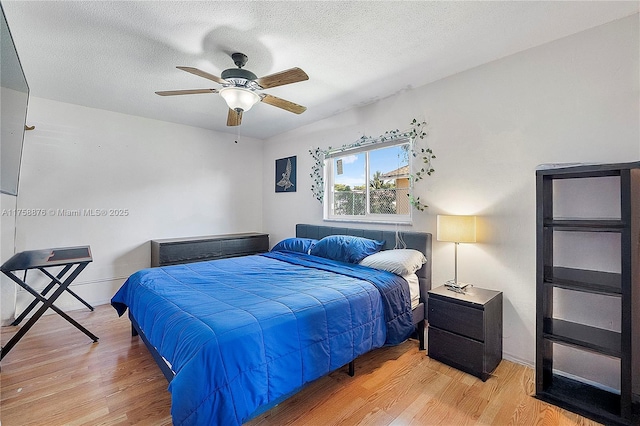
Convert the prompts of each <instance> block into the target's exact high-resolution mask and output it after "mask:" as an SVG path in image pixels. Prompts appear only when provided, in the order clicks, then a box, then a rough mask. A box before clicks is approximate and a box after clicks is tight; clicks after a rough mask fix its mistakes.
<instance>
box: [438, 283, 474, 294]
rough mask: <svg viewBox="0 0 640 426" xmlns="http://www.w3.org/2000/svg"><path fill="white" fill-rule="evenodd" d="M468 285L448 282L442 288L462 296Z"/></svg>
mask: <svg viewBox="0 0 640 426" xmlns="http://www.w3.org/2000/svg"><path fill="white" fill-rule="evenodd" d="M469 285H470V284H468V283H461V282H459V281H455V280H449V281H447V282H446V283H444V286H445V287H446V288H447V290H451V291H455V292H456V293H463V294H464V289H465V288H467V287H468V286H469Z"/></svg>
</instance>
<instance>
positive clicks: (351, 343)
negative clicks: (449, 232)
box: [112, 224, 431, 425]
mask: <svg viewBox="0 0 640 426" xmlns="http://www.w3.org/2000/svg"><path fill="white" fill-rule="evenodd" d="M289 240H290V241H289ZM291 241H294V242H295V244H296V246H295V248H292V247H293V246H292V245H284V246H282V245H281V243H284V242H285V241H283V242H281V243H279V244H277V245H276V247H274V249H277V248H278V247H284V249H283V250H272V251H271V252H269V253H264V254H259V255H253V256H244V257H238V258H230V259H220V260H214V261H207V262H197V263H190V264H184V265H174V266H168V267H163V268H151V269H145V270H142V271H138V272H136V273H135V274H133V275H132V276H131V277H129V279H128V280H127V281H126V282H125V283H124V284H123V286H122V287H121V288H120V290H118V292H117V293H116V295H114V297H113V299H112V305H113V306H114V308H116V310H117V311H118V314H119V315H123V314H124V312H125V311H126V310H127V309H128V311H129V319H130V320H131V323H132V330H133V334H134V335H139V336H140V338H142V340H143V341H144V343H145V344H146V346H147V347H148V349H149V351H150V352H151V354H152V355H153V357H154V359H155V360H156V362H157V364H158V366H159V367H160V368H161V370H162V371H163V373H164V375H165V377H166V378H167V380H168V381H169V391H170V392H171V400H172V406H171V415H172V419H173V422H174V424H176V425H200V424H207V425H213V424H224V425H233V424H242V423H243V422H246V421H247V420H249V419H250V418H252V417H254V416H256V415H258V414H260V413H262V412H264V411H265V410H267V409H269V408H271V407H273V406H274V405H275V404H277V403H279V402H280V401H282V400H284V399H286V398H287V397H289V396H291V395H292V394H294V393H295V392H297V391H298V390H299V389H301V388H302V387H303V386H304V385H305V384H307V383H309V382H311V381H313V380H316V379H317V378H319V377H322V376H324V375H326V374H328V373H329V372H331V371H334V370H336V369H338V368H342V367H344V366H348V367H349V373H350V374H351V375H353V372H354V364H353V362H354V360H355V359H356V358H357V357H358V356H359V355H362V354H364V353H366V352H368V351H371V350H373V349H376V348H379V347H382V346H384V345H394V344H398V343H400V342H402V341H404V340H406V339H407V338H408V337H409V336H410V335H412V333H413V334H414V335H415V334H417V337H418V339H419V345H420V348H421V349H424V325H425V313H426V300H427V291H428V290H429V289H430V286H431V234H428V233H421V232H400V233H396V232H395V231H381V230H363V229H356V228H346V227H328V226H318V225H307V224H298V225H296V236H295V237H292V238H291V239H287V240H286V242H287V244H290V243H291ZM308 241H313V242H312V243H310V245H309V246H308V247H307V246H306V245H305V246H304V248H303V249H300V250H298V247H299V244H300V243H301V242H305V244H306V242H308ZM345 241H346V244H345ZM336 242H338V243H339V244H340V246H339V249H340V250H343V249H344V248H345V247H347V249H348V250H352V248H353V247H360V246H358V245H357V244H361V243H363V242H364V243H363V244H365V245H364V246H363V247H364V249H362V250H360V249H359V250H358V251H357V255H358V256H360V257H357V258H353V259H352V258H351V257H349V261H348V262H345V261H343V260H344V259H343V257H337V258H336V257H335V255H334V254H335V247H337V246H336ZM370 242H374V243H375V244H374V245H375V246H376V248H375V250H374V251H373V252H371V251H367V250H373V249H372V247H373V246H372V245H371V243H370ZM356 243H357V244H356ZM394 248H404V249H406V250H392V249H394ZM377 250H380V251H379V252H378V251H377ZM415 251H419V252H420V253H422V254H421V255H420V256H424V257H423V259H422V261H423V262H424V261H425V260H426V262H425V263H424V264H422V263H416V262H413V261H412V265H414V266H413V269H412V270H415V269H417V270H416V271H415V275H416V277H417V280H416V283H415V284H414V285H411V284H409V283H408V281H407V279H405V278H403V277H401V276H400V275H403V276H405V273H404V272H403V273H402V274H400V272H399V271H395V272H396V273H392V272H390V271H389V270H381V269H375V268H372V267H370V266H371V265H373V266H375V267H376V268H377V267H378V266H379V263H378V261H379V259H381V258H385V257H386V258H388V257H389V255H394V256H395V255H396V254H400V253H409V254H410V255H411V257H412V259H414V258H415V256H416V253H414V252H415ZM309 252H311V254H309ZM345 253H347V252H343V251H341V252H340V256H344V255H345ZM352 253H353V252H351V251H350V252H348V255H349V256H351V255H352ZM336 259H340V260H336ZM367 262H369V266H363V265H365V264H367ZM385 262H386V260H385ZM385 265H386V263H385ZM383 268H384V267H383ZM393 268H395V266H394V267H393ZM403 268H404V266H403ZM387 269H388V268H387ZM405 272H407V271H405ZM407 277H408V275H407ZM410 287H411V288H415V289H417V290H414V291H411V288H410ZM416 291H417V293H416ZM412 294H413V295H414V297H413V298H412ZM416 294H417V296H416ZM412 299H413V300H412Z"/></svg>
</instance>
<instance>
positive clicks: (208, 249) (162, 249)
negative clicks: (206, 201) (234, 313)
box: [151, 232, 269, 267]
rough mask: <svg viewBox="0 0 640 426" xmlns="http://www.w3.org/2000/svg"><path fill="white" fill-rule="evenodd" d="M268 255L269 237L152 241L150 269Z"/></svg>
mask: <svg viewBox="0 0 640 426" xmlns="http://www.w3.org/2000/svg"><path fill="white" fill-rule="evenodd" d="M266 251H269V234H260V233H255V232H246V233H241V234H224V235H208V236H203V237H187V238H167V239H163V240H152V241H151V266H152V267H156V266H168V265H177V264H179V263H190V262H201V261H204V260H214V259H223V258H227V257H235V256H248V255H251V254H257V253H264V252H266Z"/></svg>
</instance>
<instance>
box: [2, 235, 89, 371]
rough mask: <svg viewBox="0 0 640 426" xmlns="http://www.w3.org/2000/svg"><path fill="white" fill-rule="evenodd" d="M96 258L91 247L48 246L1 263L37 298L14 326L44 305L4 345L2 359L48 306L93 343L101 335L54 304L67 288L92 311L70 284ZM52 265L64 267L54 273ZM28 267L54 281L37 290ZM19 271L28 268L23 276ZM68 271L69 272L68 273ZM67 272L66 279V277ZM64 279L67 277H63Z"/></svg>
mask: <svg viewBox="0 0 640 426" xmlns="http://www.w3.org/2000/svg"><path fill="white" fill-rule="evenodd" d="M92 261H93V258H92V257H91V248H90V247H89V246H80V247H62V248H53V249H45V250H30V251H23V252H21V253H17V254H15V255H13V256H12V257H11V258H10V259H9V260H7V261H6V262H5V263H4V264H3V265H2V266H0V271H2V272H3V273H4V274H5V275H6V276H8V277H9V278H11V279H12V280H13V281H14V282H15V283H16V284H18V285H19V286H20V287H22V288H24V289H25V290H27V291H28V292H29V293H30V294H31V295H32V296H33V297H35V300H34V301H33V302H32V303H31V304H30V305H29V306H28V307H27V308H26V309H25V310H24V312H22V314H20V315H19V316H18V318H16V320H15V321H14V322H13V323H12V324H11V325H18V324H19V323H20V322H21V321H22V320H23V319H24V318H25V317H26V316H27V315H28V314H29V313H30V312H31V311H32V310H33V309H34V308H35V307H36V306H37V305H38V303H42V306H41V307H40V308H39V309H38V310H37V311H36V312H35V313H34V314H33V316H32V317H31V318H29V320H28V321H27V322H26V324H25V325H24V326H23V327H22V328H20V330H18V332H17V333H16V334H15V335H14V336H13V337H12V338H11V339H10V340H9V341H8V342H7V344H6V345H5V346H3V347H2V353H1V354H0V359H2V358H4V357H5V355H6V354H8V353H9V351H10V350H11V349H12V348H13V347H14V346H15V345H16V343H18V341H20V339H21V338H22V336H24V335H25V334H26V332H27V331H29V329H30V328H31V327H33V325H34V324H35V323H36V321H38V320H39V319H40V317H41V316H42V315H43V314H44V313H45V311H46V310H47V309H49V308H51V309H53V310H54V311H55V312H56V313H57V314H59V315H60V316H61V317H63V318H64V319H66V320H67V321H69V322H70V323H71V324H73V325H74V326H75V327H76V328H77V329H78V330H80V331H82V332H83V333H84V334H86V335H87V336H89V338H91V340H93V341H94V342H97V341H98V337H96V336H95V335H94V334H92V333H91V332H90V331H89V330H87V329H86V328H84V327H83V326H82V325H80V323H78V322H77V321H76V320H74V319H73V318H71V317H70V316H69V315H67V314H66V313H65V312H63V311H62V310H61V309H60V308H58V307H57V306H56V305H54V304H53V302H55V301H56V299H58V297H60V295H62V293H64V292H65V291H66V292H68V293H69V294H71V295H72V296H74V297H75V298H76V299H78V300H79V301H80V302H82V303H83V304H84V305H85V306H87V307H88V308H89V309H91V310H93V307H92V306H91V305H89V304H88V303H87V302H86V301H84V300H83V299H82V298H81V297H80V296H78V295H77V294H76V293H74V292H73V291H72V290H71V289H69V285H70V284H71V282H73V280H75V279H76V277H77V276H78V275H79V274H80V272H82V270H83V269H84V268H85V267H86V266H87V265H88V264H89V263H90V262H92ZM53 267H62V269H61V270H60V271H59V272H58V273H57V274H56V275H53V274H52V273H51V272H49V271H48V270H47V269H48V268H53ZM29 269H37V270H39V271H40V272H42V273H43V274H44V275H46V276H47V277H48V278H49V279H51V282H50V283H49V284H48V285H47V286H46V287H45V288H44V289H43V290H42V292H41V293H38V292H37V291H36V290H34V289H33V288H31V286H29V285H28V284H27V283H26V276H27V271H28V270H29ZM16 271H25V272H24V278H23V279H20V278H18V276H17V275H16V274H15V273H14V272H16ZM67 273H69V274H68V275H67ZM65 275H66V278H64V277H65ZM63 278H64V280H63ZM56 285H57V286H58V288H57V289H56V290H55V291H54V292H53V293H52V294H51V295H50V296H49V297H48V298H47V297H46V296H47V294H48V293H49V291H51V290H52V289H53V288H54V287H55V286H56Z"/></svg>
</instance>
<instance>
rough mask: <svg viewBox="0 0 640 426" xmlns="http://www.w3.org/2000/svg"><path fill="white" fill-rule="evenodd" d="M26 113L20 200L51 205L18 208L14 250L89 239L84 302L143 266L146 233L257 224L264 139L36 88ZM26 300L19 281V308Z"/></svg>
mask: <svg viewBox="0 0 640 426" xmlns="http://www.w3.org/2000/svg"><path fill="white" fill-rule="evenodd" d="M28 123H29V124H30V125H35V126H36V129H35V130H33V131H31V132H28V133H27V135H26V137H25V143H24V151H23V159H22V171H21V175H20V189H19V196H18V200H17V204H18V205H17V207H18V208H19V209H43V210H45V211H46V212H47V214H46V216H36V217H28V216H18V217H17V221H16V226H17V233H16V250H17V251H18V252H19V251H23V250H30V249H42V248H51V247H65V246H75V245H87V244H88V245H90V246H91V250H92V254H93V263H91V264H89V266H88V267H87V269H86V270H85V271H84V272H82V274H80V276H79V277H78V279H77V280H76V281H75V282H74V284H73V288H74V291H75V292H77V293H78V294H80V295H81V296H82V297H83V298H85V299H86V300H87V301H88V302H89V303H92V304H103V303H108V302H109V300H110V299H111V297H112V296H113V294H114V293H115V292H116V290H117V289H118V288H119V286H120V285H121V284H122V282H123V281H124V280H125V279H126V277H127V276H128V275H130V274H131V273H133V272H135V271H136V270H138V269H141V268H145V267H149V265H150V244H149V240H151V239H157V238H168V237H181V236H195V235H208V234H218V233H231V232H250V231H261V230H262V229H261V227H262V212H261V210H260V209H255V208H251V207H250V206H249V205H248V202H249V200H250V201H251V203H255V204H257V205H260V203H261V201H262V188H261V187H260V185H257V184H256V182H258V181H259V179H260V176H261V175H262V147H263V143H262V142H261V141H257V140H252V139H248V138H243V139H242V140H240V141H239V143H237V144H236V143H234V139H236V137H234V136H233V135H226V134H222V133H217V132H213V131H210V130H204V129H198V128H193V127H188V126H182V125H177V124H173V123H167V122H162V121H156V120H151V119H146V118H141V117H134V116H130V115H125V114H119V113H114V112H109V111H104V110H97V109H92V108H86V107H82V106H78V105H71V104H66V103H60V102H55V101H50V100H46V99H41V98H31V99H30V102H29V112H28ZM83 209H92V210H98V209H105V210H107V213H109V210H111V209H117V210H126V211H127V213H126V216H88V215H86V214H83V213H84V211H83ZM62 210H64V211H69V213H71V214H75V211H80V216H68V215H65V214H63V213H62ZM3 236H4V234H3ZM30 274H31V273H30ZM33 275H34V278H35V277H36V276H37V273H35V272H34V273H33ZM33 283H34V284H35V285H40V286H43V285H45V284H46V282H45V281H44V280H40V281H37V280H36V281H33ZM30 300H31V297H30V296H29V295H28V294H26V293H25V292H24V291H19V292H18V307H17V309H18V311H21V310H22V308H23V307H24V304H25V303H27V302H29V301H30ZM59 300H60V303H57V305H58V306H59V307H60V308H62V309H73V308H81V307H82V305H80V304H79V302H77V301H75V299H73V298H72V297H71V296H68V295H66V294H65V295H64V296H63V297H61V298H60V299H59Z"/></svg>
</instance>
